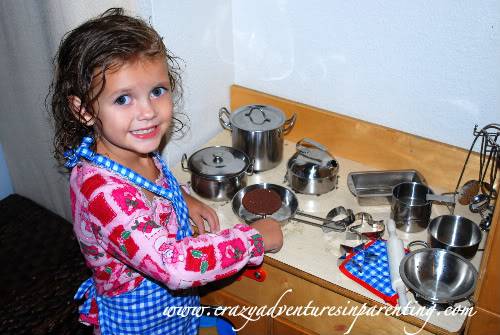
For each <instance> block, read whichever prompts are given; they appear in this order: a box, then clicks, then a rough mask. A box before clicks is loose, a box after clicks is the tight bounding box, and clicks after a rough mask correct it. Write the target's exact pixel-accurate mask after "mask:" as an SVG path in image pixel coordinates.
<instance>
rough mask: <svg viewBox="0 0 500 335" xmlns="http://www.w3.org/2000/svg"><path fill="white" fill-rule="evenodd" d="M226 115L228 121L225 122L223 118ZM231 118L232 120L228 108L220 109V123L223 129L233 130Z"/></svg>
mask: <svg viewBox="0 0 500 335" xmlns="http://www.w3.org/2000/svg"><path fill="white" fill-rule="evenodd" d="M224 115H225V116H226V118H227V121H225V120H224V118H223V116H224ZM230 118H231V116H230V113H229V111H228V110H227V108H226V107H222V108H221V109H219V122H220V124H221V125H222V128H224V129H226V130H233V127H232V126H231V121H230Z"/></svg>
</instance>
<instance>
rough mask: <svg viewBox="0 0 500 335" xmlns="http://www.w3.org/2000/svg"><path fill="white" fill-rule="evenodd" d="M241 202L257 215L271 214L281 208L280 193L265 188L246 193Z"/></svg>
mask: <svg viewBox="0 0 500 335" xmlns="http://www.w3.org/2000/svg"><path fill="white" fill-rule="evenodd" d="M241 202H242V204H243V207H245V209H246V210H247V211H249V212H251V213H253V214H257V215H271V214H273V213H274V212H276V211H277V210H278V209H280V208H281V197H280V195H279V194H278V193H277V192H276V191H273V190H269V189H265V188H261V189H256V190H252V191H250V192H248V193H246V194H245V195H244V196H243V199H242V201H241Z"/></svg>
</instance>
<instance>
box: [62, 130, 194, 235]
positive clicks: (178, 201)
mask: <svg viewBox="0 0 500 335" xmlns="http://www.w3.org/2000/svg"><path fill="white" fill-rule="evenodd" d="M93 142H94V139H93V138H92V137H90V136H86V137H84V138H83V140H82V143H81V144H80V145H79V146H78V148H77V149H76V150H74V149H71V150H68V151H66V152H65V153H64V157H66V159H67V161H66V164H64V166H66V167H67V168H73V167H74V166H75V165H76V164H78V162H79V161H80V158H82V157H83V158H85V159H87V160H88V161H89V162H91V163H93V164H95V165H97V166H99V167H102V168H103V169H106V170H110V171H114V172H116V173H118V174H120V175H121V176H123V177H124V178H126V179H127V180H128V181H130V182H131V183H133V184H135V185H137V186H139V187H142V188H145V189H146V190H148V191H150V192H152V193H155V194H157V195H159V196H161V197H164V198H166V199H168V200H170V202H171V203H172V205H173V206H174V210H175V213H176V214H177V221H178V223H179V228H178V230H177V236H176V237H177V240H182V239H183V238H184V237H187V236H191V235H192V234H193V233H192V231H191V226H190V224H189V216H188V208H187V205H186V201H185V200H184V198H183V196H182V193H181V189H180V186H179V183H178V182H177V179H175V177H174V176H173V175H172V172H170V170H169V168H168V166H167V164H166V163H165V162H164V161H163V159H162V158H161V156H160V154H159V153H158V152H154V153H153V156H154V157H155V158H156V159H157V160H158V161H159V162H160V164H161V166H162V172H163V174H164V175H165V178H167V181H168V185H169V187H170V188H169V189H166V188H164V187H161V186H160V185H157V184H155V183H154V182H152V181H150V180H148V179H147V178H145V177H143V176H141V175H140V174H138V173H137V172H135V171H134V170H131V169H129V168H128V167H125V166H123V165H121V164H119V163H117V162H115V161H113V160H111V159H109V158H107V157H104V156H102V155H99V154H97V153H95V152H93V151H92V149H91V146H92V143H93Z"/></svg>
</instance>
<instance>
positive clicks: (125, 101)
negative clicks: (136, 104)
mask: <svg viewBox="0 0 500 335" xmlns="http://www.w3.org/2000/svg"><path fill="white" fill-rule="evenodd" d="M129 103H130V97H129V96H128V95H120V96H119V97H118V98H116V100H115V104H117V105H127V104H129Z"/></svg>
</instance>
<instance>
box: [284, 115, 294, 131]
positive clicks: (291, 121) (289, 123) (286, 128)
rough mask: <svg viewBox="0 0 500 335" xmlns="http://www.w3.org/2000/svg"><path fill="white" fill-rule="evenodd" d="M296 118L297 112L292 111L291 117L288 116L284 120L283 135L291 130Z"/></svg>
mask: <svg viewBox="0 0 500 335" xmlns="http://www.w3.org/2000/svg"><path fill="white" fill-rule="evenodd" d="M296 120H297V113H293V115H292V117H290V118H289V119H288V120H286V121H285V123H284V124H283V134H284V135H286V134H288V133H289V132H290V131H291V130H292V128H293V126H294V124H295V121H296Z"/></svg>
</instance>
